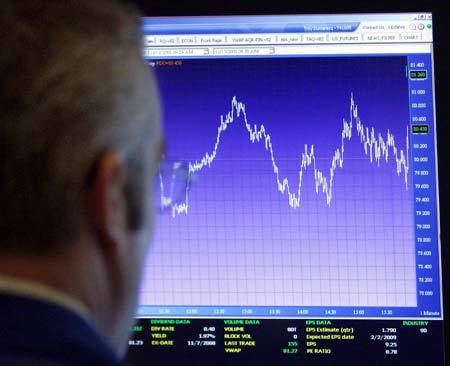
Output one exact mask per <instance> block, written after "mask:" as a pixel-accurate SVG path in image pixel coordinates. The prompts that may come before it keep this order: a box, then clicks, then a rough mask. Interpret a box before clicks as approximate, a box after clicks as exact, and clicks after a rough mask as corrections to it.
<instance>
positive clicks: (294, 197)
mask: <svg viewBox="0 0 450 366" xmlns="http://www.w3.org/2000/svg"><path fill="white" fill-rule="evenodd" d="M241 114H242V116H243V122H244V125H245V128H246V130H247V132H248V134H249V139H250V142H251V143H253V144H254V143H261V142H262V141H264V146H265V149H266V151H268V152H269V154H270V158H271V161H272V167H273V173H274V174H275V176H276V181H277V187H278V191H279V192H280V193H281V194H285V193H287V196H288V200H289V206H290V207H291V208H293V209H296V208H299V207H300V203H301V188H302V180H303V172H304V171H305V170H306V169H307V168H308V167H310V166H311V165H312V166H313V169H314V180H315V190H316V193H317V194H318V193H319V190H320V189H321V190H322V193H324V194H325V196H326V203H327V205H328V206H329V207H330V206H331V200H332V197H333V181H334V175H335V171H336V169H337V168H338V167H339V168H341V169H342V168H343V165H344V151H345V141H346V140H348V141H350V140H351V139H352V136H353V126H354V125H355V126H356V134H357V137H359V141H360V143H361V145H362V146H363V148H364V153H365V155H366V156H369V160H370V163H373V162H374V161H375V163H376V164H377V165H378V167H379V166H380V162H381V160H382V159H384V160H385V161H386V163H388V162H389V156H390V152H389V151H390V150H391V151H392V155H393V156H394V158H395V163H396V172H397V175H398V176H400V174H402V172H403V174H404V180H405V189H406V190H407V189H408V172H409V137H408V135H409V129H408V125H406V144H405V146H406V153H405V152H404V150H401V149H400V150H399V149H398V148H397V146H396V144H395V138H394V135H393V134H391V132H390V130H389V129H388V130H387V133H386V138H384V137H383V136H382V135H381V133H378V134H376V133H375V129H374V127H372V128H370V129H369V127H367V126H364V125H363V123H362V122H361V119H360V117H359V114H358V106H357V104H356V103H355V100H354V98H353V93H351V94H350V120H349V121H347V120H346V119H345V118H343V128H342V132H341V146H340V148H337V149H336V150H335V151H334V155H333V157H332V160H331V166H330V169H329V178H327V177H326V175H325V174H324V173H323V172H322V171H321V170H319V169H318V168H317V167H316V156H315V152H314V145H311V146H310V148H309V149H308V145H307V144H305V146H304V151H303V153H302V156H301V165H300V171H299V184H298V188H297V191H296V192H295V191H292V190H291V187H290V185H289V180H288V179H287V178H286V177H285V178H283V179H280V172H279V167H278V165H277V163H276V159H275V156H274V152H273V144H272V140H271V137H270V134H269V133H268V132H267V131H266V128H265V127H264V125H263V124H261V125H260V126H257V125H256V124H255V125H253V126H252V125H251V124H250V123H249V122H248V119H247V113H246V110H245V104H244V103H242V102H239V101H238V100H237V98H236V96H234V97H233V98H232V101H231V110H230V111H229V112H228V113H227V114H226V116H225V118H224V117H223V115H221V116H220V125H219V127H218V129H217V137H216V142H215V144H214V148H213V150H212V152H211V153H208V152H206V153H205V155H204V156H203V157H202V158H201V159H200V160H195V162H189V163H188V177H187V178H188V179H187V185H186V191H185V200H184V202H181V203H176V202H174V201H173V199H172V197H171V196H166V195H165V194H164V192H165V184H164V180H163V178H162V175H161V174H160V176H159V178H160V179H159V182H160V192H161V206H162V207H166V208H171V211H172V217H176V216H177V215H180V214H183V213H184V214H188V211H189V189H190V176H191V175H194V174H196V173H197V172H199V171H201V170H203V169H204V168H211V165H212V164H213V162H214V159H215V158H216V155H217V151H218V149H219V146H220V142H221V136H222V134H223V133H224V132H225V131H226V130H227V128H228V125H230V124H232V123H233V122H234V120H235V118H239V117H240V115H241ZM180 167H181V163H180V162H175V163H174V164H173V167H172V169H173V174H172V179H175V177H176V174H175V172H176V170H177V169H179V168H180ZM171 186H173V184H171Z"/></svg>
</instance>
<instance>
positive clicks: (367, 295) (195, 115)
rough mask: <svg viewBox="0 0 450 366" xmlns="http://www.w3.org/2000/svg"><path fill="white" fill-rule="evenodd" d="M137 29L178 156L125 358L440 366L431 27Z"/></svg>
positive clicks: (149, 23) (247, 20)
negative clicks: (141, 35) (140, 34)
mask: <svg viewBox="0 0 450 366" xmlns="http://www.w3.org/2000/svg"><path fill="white" fill-rule="evenodd" d="M142 29H143V37H144V38H143V55H144V58H145V59H146V60H147V62H148V64H149V67H150V68H152V70H153V72H154V73H155V75H156V78H157V80H158V83H159V87H160V94H161V100H162V104H163V125H164V135H165V140H166V146H167V150H166V153H165V161H164V163H162V164H161V167H160V170H159V174H158V177H157V184H156V192H155V195H156V197H157V201H158V204H159V210H158V213H157V214H156V227H155V234H154V239H153V243H152V245H151V249H150V253H149V256H148V258H147V261H146V266H145V272H144V279H143V283H142V287H141V292H140V300H139V307H138V310H137V317H138V322H137V324H136V326H135V327H134V328H133V334H132V336H133V338H132V339H131V340H130V351H129V354H128V359H129V362H130V364H131V365H147V364H148V363H149V362H150V361H151V364H152V365H181V364H182V365H211V364H214V365H217V366H222V365H237V366H240V365H242V366H243V365H246V366H248V365H261V364H264V365H306V366H317V365H338V364H342V365H358V366H359V365H379V366H388V365H397V366H406V365H408V366H410V365H423V364H429V365H433V366H435V365H436V366H438V365H444V342H443V301H442V296H443V293H442V283H441V282H442V274H441V263H442V262H441V247H440V233H439V196H438V179H437V177H438V176H437V144H436V118H435V113H436V111H435V89H434V78H435V73H434V71H435V70H434V63H433V55H434V46H433V14H432V13H431V12H423V13H389V14H336V15H284V16H282V15H271V16H269V15H264V16H263V15H259V16H199V17H153V18H144V19H143V25H142ZM349 355H351V357H349Z"/></svg>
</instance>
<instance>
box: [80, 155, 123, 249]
mask: <svg viewBox="0 0 450 366" xmlns="http://www.w3.org/2000/svg"><path fill="white" fill-rule="evenodd" d="M124 170H125V167H124V160H123V158H122V157H121V156H120V154H119V153H117V152H115V151H111V152H106V153H104V154H102V156H101V157H100V159H99V160H98V162H97V166H96V171H95V172H94V176H93V181H92V184H91V186H90V187H89V189H88V192H87V200H88V202H87V208H88V211H89V212H88V217H89V226H90V227H91V228H92V231H93V233H94V235H95V238H96V241H97V242H98V244H99V245H101V247H102V250H107V251H110V250H118V249H119V248H118V247H117V246H118V245H120V243H121V242H122V241H123V240H124V239H125V236H126V232H127V206H126V200H125V194H124V185H125V172H124Z"/></svg>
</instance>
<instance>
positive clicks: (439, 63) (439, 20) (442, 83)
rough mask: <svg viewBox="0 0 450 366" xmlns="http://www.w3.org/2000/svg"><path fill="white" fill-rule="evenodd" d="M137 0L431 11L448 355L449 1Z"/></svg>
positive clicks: (280, 10)
mask: <svg viewBox="0 0 450 366" xmlns="http://www.w3.org/2000/svg"><path fill="white" fill-rule="evenodd" d="M263 1H264V0H259V1H254V0H248V1H245V0H241V1H237V0H223V1H217V0H216V1H215V0H209V1H207V0H175V1H169V0H163V1H161V0H158V1H151V0H136V1H133V2H134V3H135V4H136V5H137V6H138V7H139V8H140V10H141V12H142V13H143V15H145V16H182V15H250V14H316V13H328V14H333V13H349V12H363V13H377V12H381V13H383V12H392V11H399V12H400V11H401V12H422V11H431V12H433V25H434V42H435V47H434V52H435V54H434V57H435V75H434V76H435V85H436V115H437V130H438V135H437V139H438V162H439V195H440V222H441V241H442V256H443V278H444V282H443V283H444V306H445V312H444V315H446V324H445V331H446V334H447V337H446V350H447V352H446V353H447V357H449V355H450V249H449V246H450V230H449V227H448V226H449V225H448V224H449V222H450V209H449V203H450V197H449V196H450V194H449V191H450V184H449V183H448V180H449V178H450V174H449V172H448V166H449V163H450V161H449V160H450V159H449V155H450V154H449V153H450V149H449V144H450V141H448V137H449V136H450V134H449V132H450V131H449V124H450V118H449V117H450V72H449V67H450V65H449V64H450V14H449V13H450V5H449V4H448V0H402V1H400V0H378V1H373V0H372V1H367V0H366V1H364V0H360V1H357V0H356V1H355V0H353V1H350V0H334V1H332V0H309V1H304V0H297V1H287V0H266V1H264V2H263Z"/></svg>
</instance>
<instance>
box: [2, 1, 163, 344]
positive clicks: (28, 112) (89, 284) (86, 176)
mask: <svg viewBox="0 0 450 366" xmlns="http://www.w3.org/2000/svg"><path fill="white" fill-rule="evenodd" d="M0 29H2V31H1V33H2V34H1V41H0V42H1V44H2V52H1V53H0V75H2V82H1V84H0V172H1V178H0V207H1V210H2V215H1V219H0V232H1V233H2V234H1V236H0V274H1V273H6V274H9V275H14V276H19V277H24V278H30V279H35V280H38V281H42V282H45V283H47V284H49V285H51V286H54V287H57V288H59V289H61V290H63V291H66V292H68V293H69V294H70V295H72V296H76V297H78V298H79V299H80V300H81V301H82V302H84V304H85V305H86V306H87V307H88V308H89V309H90V310H91V313H92V317H93V320H94V322H95V323H96V324H97V326H98V327H99V328H100V330H101V331H102V332H103V333H104V334H105V335H108V336H109V337H110V340H111V342H112V343H113V344H114V345H115V346H116V347H122V346H123V343H124V340H125V338H126V335H127V333H126V332H127V331H128V326H129V324H128V322H129V320H130V318H131V317H132V315H133V314H132V312H133V311H134V306H135V301H136V293H137V289H138V283H139V278H140V272H141V268H142V265H143V263H142V261H143V258H144V257H145V251H146V247H147V245H148V242H149V236H150V232H151V221H152V217H151V216H152V212H151V200H152V197H151V193H152V179H151V176H152V175H153V174H154V171H155V167H156V164H157V161H158V159H159V154H160V152H159V149H160V147H159V145H160V138H161V136H160V128H159V109H158V103H159V102H158V96H157V90H156V86H155V82H154V80H153V78H152V75H151V74H150V72H149V70H148V68H147V67H146V65H145V63H144V62H143V60H142V58H141V56H140V55H141V49H140V46H141V39H140V33H139V18H138V15H137V13H136V12H134V11H133V10H132V9H130V8H128V7H127V6H124V5H121V4H119V3H118V2H116V1H113V0H109V1H108V0H96V1H90V0H86V1H84V0H77V1H75V0H66V1H56V0H55V1H36V0H22V1H13V0H11V1H6V2H4V3H2V11H1V14H0ZM64 262H66V265H63V263H64ZM63 268H64V271H63V273H60V275H59V278H53V277H54V276H55V273H56V272H57V271H60V270H61V269H63ZM108 323H110V324H108Z"/></svg>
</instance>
